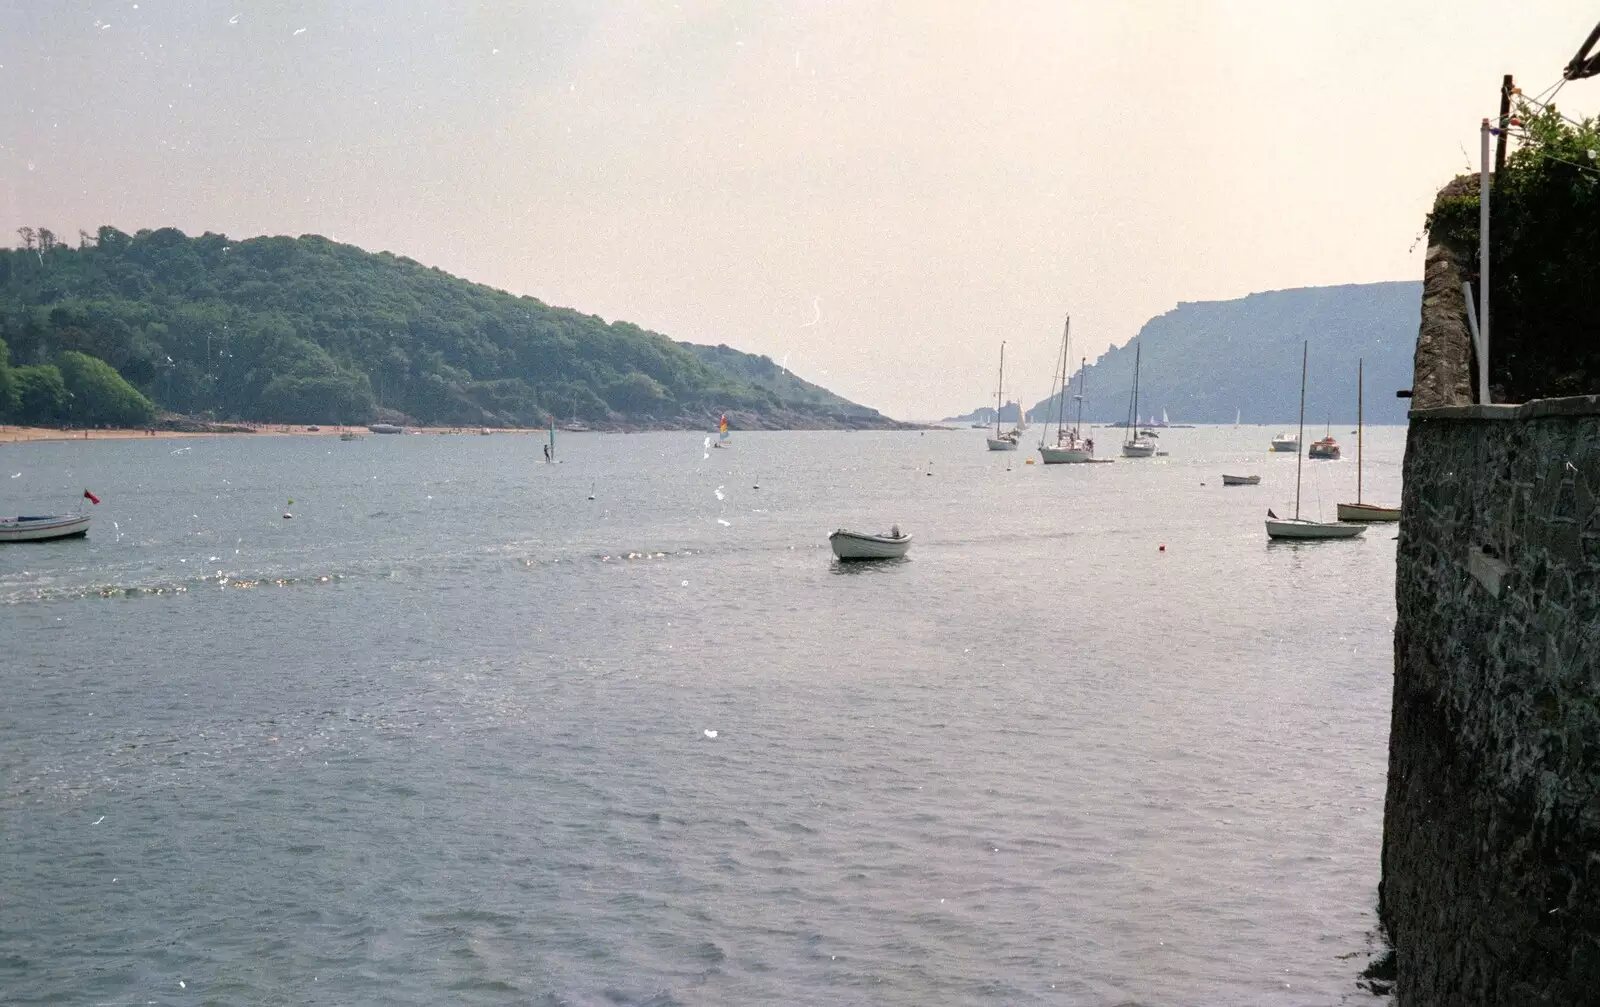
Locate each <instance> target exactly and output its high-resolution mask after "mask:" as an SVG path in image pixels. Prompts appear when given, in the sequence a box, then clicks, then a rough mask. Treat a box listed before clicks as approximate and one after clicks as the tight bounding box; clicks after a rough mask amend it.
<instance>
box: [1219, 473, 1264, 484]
mask: <svg viewBox="0 0 1600 1007" xmlns="http://www.w3.org/2000/svg"><path fill="white" fill-rule="evenodd" d="M1222 485H1224V486H1259V485H1261V477H1260V476H1230V475H1228V474H1227V473H1226V472H1224V473H1223V474H1222Z"/></svg>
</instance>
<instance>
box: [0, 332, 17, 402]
mask: <svg viewBox="0 0 1600 1007" xmlns="http://www.w3.org/2000/svg"><path fill="white" fill-rule="evenodd" d="M10 365H11V350H10V349H9V348H8V347H7V346H6V341H5V340H4V339H0V417H6V416H10V415H11V413H12V412H13V411H14V410H15V409H16V408H17V379H16V378H14V377H12V376H11V366H10Z"/></svg>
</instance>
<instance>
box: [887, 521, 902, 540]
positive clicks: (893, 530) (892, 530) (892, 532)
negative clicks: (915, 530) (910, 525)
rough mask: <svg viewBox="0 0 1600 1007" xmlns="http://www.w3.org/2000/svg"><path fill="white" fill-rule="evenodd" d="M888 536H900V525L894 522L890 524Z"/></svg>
mask: <svg viewBox="0 0 1600 1007" xmlns="http://www.w3.org/2000/svg"><path fill="white" fill-rule="evenodd" d="M889 537H890V538H899V537H900V526H899V525H897V524H896V525H890V526H889Z"/></svg>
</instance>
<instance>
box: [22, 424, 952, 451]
mask: <svg viewBox="0 0 1600 1007" xmlns="http://www.w3.org/2000/svg"><path fill="white" fill-rule="evenodd" d="M761 429H765V430H817V431H823V430H831V431H841V430H849V431H854V430H858V429H859V430H881V429H893V430H949V429H951V428H950V427H948V426H941V425H939V424H931V423H930V424H922V423H897V424H896V425H895V426H893V427H845V426H835V427H826V426H788V427H765V428H761ZM549 431H550V428H549V427H547V426H545V427H459V426H425V425H416V424H407V425H405V426H404V427H403V434H432V435H441V436H468V435H470V436H484V435H486V434H487V435H495V436H498V435H501V434H508V435H517V434H527V435H532V436H535V437H544V436H546V435H548V434H549ZM655 431H678V432H682V433H691V434H692V433H704V434H705V435H706V436H708V437H712V436H715V435H716V431H714V430H702V429H701V428H699V427H688V426H669V425H654V426H653V425H649V424H631V423H630V424H600V425H590V426H589V429H587V430H563V429H562V428H561V426H560V425H557V427H556V433H557V434H558V435H559V436H560V437H571V436H573V435H574V434H584V433H590V434H636V433H647V432H655ZM736 432H738V433H749V432H750V430H748V429H746V430H738V431H736ZM342 433H353V434H358V435H359V436H361V437H393V436H401V434H376V433H373V432H372V431H371V430H369V429H367V427H365V426H349V425H347V426H344V427H340V426H337V425H333V426H323V425H319V424H300V423H245V422H239V423H209V422H205V421H198V420H187V419H185V420H182V421H176V422H175V421H169V422H167V423H165V424H163V425H156V426H150V427H137V428H136V427H103V428H83V429H73V428H69V427H29V426H14V425H6V424H0V445H5V444H22V443H33V442H46V441H125V440H141V439H142V440H149V439H155V438H174V437H246V436H252V435H254V436H259V437H328V436H332V437H338V436H339V435H340V434H342Z"/></svg>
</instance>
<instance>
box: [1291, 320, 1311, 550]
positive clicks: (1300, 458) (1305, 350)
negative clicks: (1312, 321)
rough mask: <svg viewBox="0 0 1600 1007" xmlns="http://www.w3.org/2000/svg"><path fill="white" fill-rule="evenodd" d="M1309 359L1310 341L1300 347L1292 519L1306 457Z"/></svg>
mask: <svg viewBox="0 0 1600 1007" xmlns="http://www.w3.org/2000/svg"><path fill="white" fill-rule="evenodd" d="M1309 359H1311V341H1310V340H1309V339H1308V340H1306V343H1305V345H1304V346H1302V347H1301V348H1300V436H1299V437H1298V438H1297V439H1296V440H1295V449H1294V519H1295V520H1296V521H1298V520H1300V466H1301V465H1302V464H1304V462H1305V457H1306V361H1308V360H1309Z"/></svg>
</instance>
